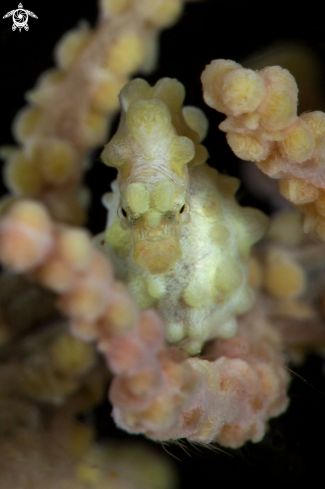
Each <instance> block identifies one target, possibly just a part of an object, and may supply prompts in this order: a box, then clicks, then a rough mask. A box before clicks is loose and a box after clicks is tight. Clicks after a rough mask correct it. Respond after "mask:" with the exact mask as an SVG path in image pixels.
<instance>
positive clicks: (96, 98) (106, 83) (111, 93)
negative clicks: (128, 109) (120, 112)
mask: <svg viewBox="0 0 325 489" xmlns="http://www.w3.org/2000/svg"><path fill="white" fill-rule="evenodd" d="M126 83H127V78H117V77H114V76H110V77H106V79H102V80H101V81H100V83H99V84H98V86H97V87H96V89H95V90H94V93H93V95H92V105H93V107H94V109H96V110H99V111H101V112H111V111H113V110H115V109H117V108H118V104H119V102H118V94H119V93H120V91H121V90H122V88H123V87H124V85H125V84H126Z"/></svg>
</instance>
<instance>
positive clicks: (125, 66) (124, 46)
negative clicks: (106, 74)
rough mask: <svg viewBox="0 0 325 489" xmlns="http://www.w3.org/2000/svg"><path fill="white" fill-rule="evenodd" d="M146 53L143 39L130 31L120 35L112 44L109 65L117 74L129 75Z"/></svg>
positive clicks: (137, 66)
mask: <svg viewBox="0 0 325 489" xmlns="http://www.w3.org/2000/svg"><path fill="white" fill-rule="evenodd" d="M144 55H145V46H144V43H143V40H142V39H141V38H140V37H139V35H137V34H133V33H130V34H128V35H126V36H124V37H119V38H118V39H117V40H116V42H115V44H113V45H111V46H110V49H109V53H108V60H107V62H108V67H109V69H110V70H112V71H113V72H114V73H116V74H117V75H123V76H127V75H130V74H131V73H133V72H134V71H136V70H137V69H138V68H139V66H140V64H141V62H142V60H143V58H144Z"/></svg>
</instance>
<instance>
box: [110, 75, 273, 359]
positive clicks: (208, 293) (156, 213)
mask: <svg viewBox="0 0 325 489" xmlns="http://www.w3.org/2000/svg"><path fill="white" fill-rule="evenodd" d="M180 87H182V85H181V84H179V83H178V82H176V81H175V80H169V79H164V80H161V81H160V82H158V84H157V85H156V86H155V87H152V88H151V87H149V86H148V85H147V84H146V83H145V82H143V81H142V80H135V81H133V82H131V83H129V84H128V85H127V86H126V87H125V88H124V89H123V90H122V92H121V96H120V100H121V105H122V116H121V122H120V126H119V129H118V131H117V134H116V135H115V136H114V137H113V138H112V140H111V142H110V143H109V144H108V145H107V146H106V148H105V150H104V152H103V159H104V161H105V162H106V163H107V164H109V165H110V166H116V167H117V168H118V169H119V175H118V180H117V184H116V183H115V184H113V193H111V194H107V196H106V198H105V201H106V205H107V207H108V208H109V221H108V229H107V232H106V236H105V244H104V248H105V250H106V252H107V253H108V254H109V256H110V257H111V259H112V260H113V262H114V263H115V265H116V269H117V273H118V275H119V277H120V278H121V279H123V280H124V281H126V282H127V283H128V284H129V287H130V290H131V291H132V293H133V295H134V297H135V299H136V300H137V302H138V304H139V306H140V307H142V308H146V307H150V306H154V307H155V308H157V309H158V310H159V312H160V313H161V315H162V316H163V317H164V319H165V321H166V325H167V332H166V336H167V339H168V340H169V341H170V342H173V343H180V344H181V345H182V346H183V347H184V348H185V349H186V350H187V351H188V352H189V353H191V354H195V353H197V352H198V351H200V349H201V347H202V345H203V343H204V342H205V341H206V340H207V339H209V338H213V337H221V338H229V337H231V336H233V335H234V334H236V331H237V322H236V315H238V314H242V313H244V312H246V311H247V310H248V309H249V308H250V307H251V305H252V302H253V300H254V295H253V292H252V290H251V289H250V287H249V286H248V283H247V275H248V264H247V262H248V256H249V251H250V247H251V246H252V244H253V243H254V242H256V241H257V240H258V239H260V237H261V236H262V235H263V233H264V231H265V229H266V226H267V218H266V217H265V216H264V215H263V214H262V213H261V212H260V211H258V210H255V209H250V208H241V207H240V206H239V205H238V204H237V202H236V201H235V199H234V194H235V192H236V190H237V188H238V185H239V182H238V180H237V179H235V178H232V177H228V176H224V175H219V174H218V172H217V171H216V170H213V169H212V168H210V167H209V166H208V165H207V164H201V163H202V162H203V161H204V159H205V157H206V151H204V150H203V149H202V148H203V147H202V146H201V145H199V139H200V138H199V135H198V134H197V133H196V132H194V131H193V130H192V129H191V128H190V127H189V126H188V125H187V124H186V122H185V119H184V117H183V116H182V112H181V104H182V102H183V98H184V93H183V91H182V90H181V89H180ZM175 92H177V96H175ZM130 94H131V95H132V96H131V95H130ZM157 95H158V96H160V98H158V96H157ZM180 95H181V96H180ZM170 100H172V102H173V103H170ZM167 102H169V105H167ZM185 134H186V136H185ZM197 165H199V166H197Z"/></svg>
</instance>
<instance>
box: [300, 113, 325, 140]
mask: <svg viewBox="0 0 325 489" xmlns="http://www.w3.org/2000/svg"><path fill="white" fill-rule="evenodd" d="M300 118H301V119H302V120H303V121H305V122H306V123H307V124H308V126H309V127H310V128H311V130H312V131H313V135H314V137H315V139H316V140H317V139H318V138H321V137H323V136H324V135H325V114H324V112H321V111H320V110H316V111H315V112H307V113H305V114H302V115H301V116H300Z"/></svg>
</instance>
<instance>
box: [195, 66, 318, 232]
mask: <svg viewBox="0 0 325 489" xmlns="http://www.w3.org/2000/svg"><path fill="white" fill-rule="evenodd" d="M201 79H202V84H203V96H204V99H205V101H206V103H207V104H208V105H209V106H210V107H212V108H214V109H216V110H218V111H219V112H222V113H224V114H226V116H227V117H226V119H225V120H224V121H223V122H222V123H221V124H220V125H219V129H221V130H222V131H224V132H226V134H227V141H228V144H229V146H230V147H231V149H232V150H233V152H234V153H235V155H236V156H238V158H241V159H242V160H248V161H253V162H255V163H256V165H257V167H258V168H259V169H260V170H262V172H264V173H266V175H268V176H269V177H271V178H276V179H279V190H280V193H281V194H282V195H283V197H285V198H286V199H287V200H289V202H291V203H292V204H294V205H296V206H297V208H298V210H299V211H300V212H302V214H303V215H304V216H305V217H304V224H303V226H304V231H305V232H312V233H314V234H315V235H316V236H317V237H318V238H319V239H321V240H322V241H325V220H324V217H325V211H324V207H325V206H324V202H325V171H324V165H325V114H324V112H321V111H315V112H306V113H305V114H302V115H301V116H299V117H298V116H297V104H298V87H297V84H296V81H295V79H294V77H293V76H292V75H291V74H290V73H289V71H288V70H285V69H283V68H281V67H280V66H269V67H266V68H263V69H262V70H260V71H252V70H249V69H246V68H242V66H241V65H239V64H238V63H235V62H234V61H230V60H225V59H218V60H213V61H212V62H211V63H210V64H209V65H207V66H206V68H205V70H204V71H203V73H202V77H201Z"/></svg>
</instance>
